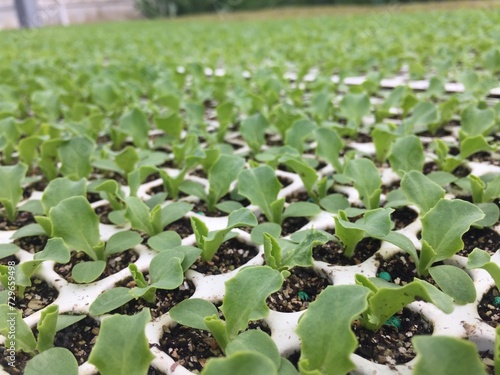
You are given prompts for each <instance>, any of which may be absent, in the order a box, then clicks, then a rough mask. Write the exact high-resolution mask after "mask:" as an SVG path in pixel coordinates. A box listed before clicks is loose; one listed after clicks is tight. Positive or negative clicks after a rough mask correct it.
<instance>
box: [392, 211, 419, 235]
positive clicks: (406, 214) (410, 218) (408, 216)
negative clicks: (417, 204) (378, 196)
mask: <svg viewBox="0 0 500 375" xmlns="http://www.w3.org/2000/svg"><path fill="white" fill-rule="evenodd" d="M417 217H418V213H417V212H416V211H414V210H412V209H411V208H409V207H406V206H403V207H397V208H396V209H395V210H394V212H393V213H392V214H391V220H392V221H393V222H394V230H398V229H402V228H404V227H406V226H408V225H410V224H411V223H413V222H414V221H415V220H416V219H417Z"/></svg>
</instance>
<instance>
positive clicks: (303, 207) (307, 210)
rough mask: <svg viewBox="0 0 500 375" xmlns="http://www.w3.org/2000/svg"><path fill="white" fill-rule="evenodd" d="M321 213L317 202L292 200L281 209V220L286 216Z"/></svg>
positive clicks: (308, 215)
mask: <svg viewBox="0 0 500 375" xmlns="http://www.w3.org/2000/svg"><path fill="white" fill-rule="evenodd" d="M320 213H321V209H320V208H319V206H318V205H317V204H314V203H310V202H293V203H290V205H289V206H288V207H287V208H285V211H283V216H282V218H283V220H284V219H286V218H287V217H311V216H315V215H318V214H320Z"/></svg>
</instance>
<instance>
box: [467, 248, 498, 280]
mask: <svg viewBox="0 0 500 375" xmlns="http://www.w3.org/2000/svg"><path fill="white" fill-rule="evenodd" d="M467 268H468V269H471V270H473V269H477V268H482V269H483V270H485V271H487V272H488V273H489V274H490V276H491V277H492V279H493V281H494V282H495V285H496V286H497V288H500V266H499V265H498V264H497V263H495V262H492V261H491V256H490V254H488V253H487V252H486V251H484V250H481V249H480V248H478V247H476V248H475V249H474V250H472V252H471V253H470V254H469V256H468V257H467Z"/></svg>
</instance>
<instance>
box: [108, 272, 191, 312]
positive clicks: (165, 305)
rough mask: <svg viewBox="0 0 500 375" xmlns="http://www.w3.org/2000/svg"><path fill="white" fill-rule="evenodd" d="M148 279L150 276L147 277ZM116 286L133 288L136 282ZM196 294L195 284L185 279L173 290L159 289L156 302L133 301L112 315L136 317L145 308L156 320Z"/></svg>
mask: <svg viewBox="0 0 500 375" xmlns="http://www.w3.org/2000/svg"><path fill="white" fill-rule="evenodd" d="M145 277H146V279H148V277H149V275H145ZM116 286H125V287H127V288H133V287H135V286H136V284H135V281H134V280H132V278H127V279H125V280H124V281H122V282H120V283H117V284H116ZM194 292H195V287H194V285H193V283H192V282H191V281H189V280H186V279H184V282H183V283H182V285H180V286H179V287H178V288H176V289H173V290H165V289H157V290H156V302H155V303H148V302H147V301H145V300H144V299H142V298H139V299H133V300H132V301H130V302H128V303H126V304H125V305H123V306H120V307H119V308H117V309H115V310H113V311H111V312H110V314H124V315H134V314H137V313H138V312H140V311H142V310H143V309H145V308H149V311H150V313H151V318H152V319H156V318H158V317H159V316H161V315H163V314H166V313H167V312H168V311H169V310H170V309H171V308H172V307H174V306H175V305H177V304H178V303H179V302H182V301H184V300H185V299H188V298H189V297H191V296H192V295H193V294H194Z"/></svg>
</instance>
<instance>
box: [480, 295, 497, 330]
mask: <svg viewBox="0 0 500 375" xmlns="http://www.w3.org/2000/svg"><path fill="white" fill-rule="evenodd" d="M477 312H478V313H479V316H480V317H481V319H483V320H484V321H485V322H486V323H488V324H489V325H490V326H492V327H493V328H496V327H497V326H498V323H500V293H499V292H498V289H497V288H496V287H493V288H491V289H490V290H489V291H488V293H486V294H485V295H484V296H483V299H482V300H481V302H480V303H479V305H478V307H477Z"/></svg>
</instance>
